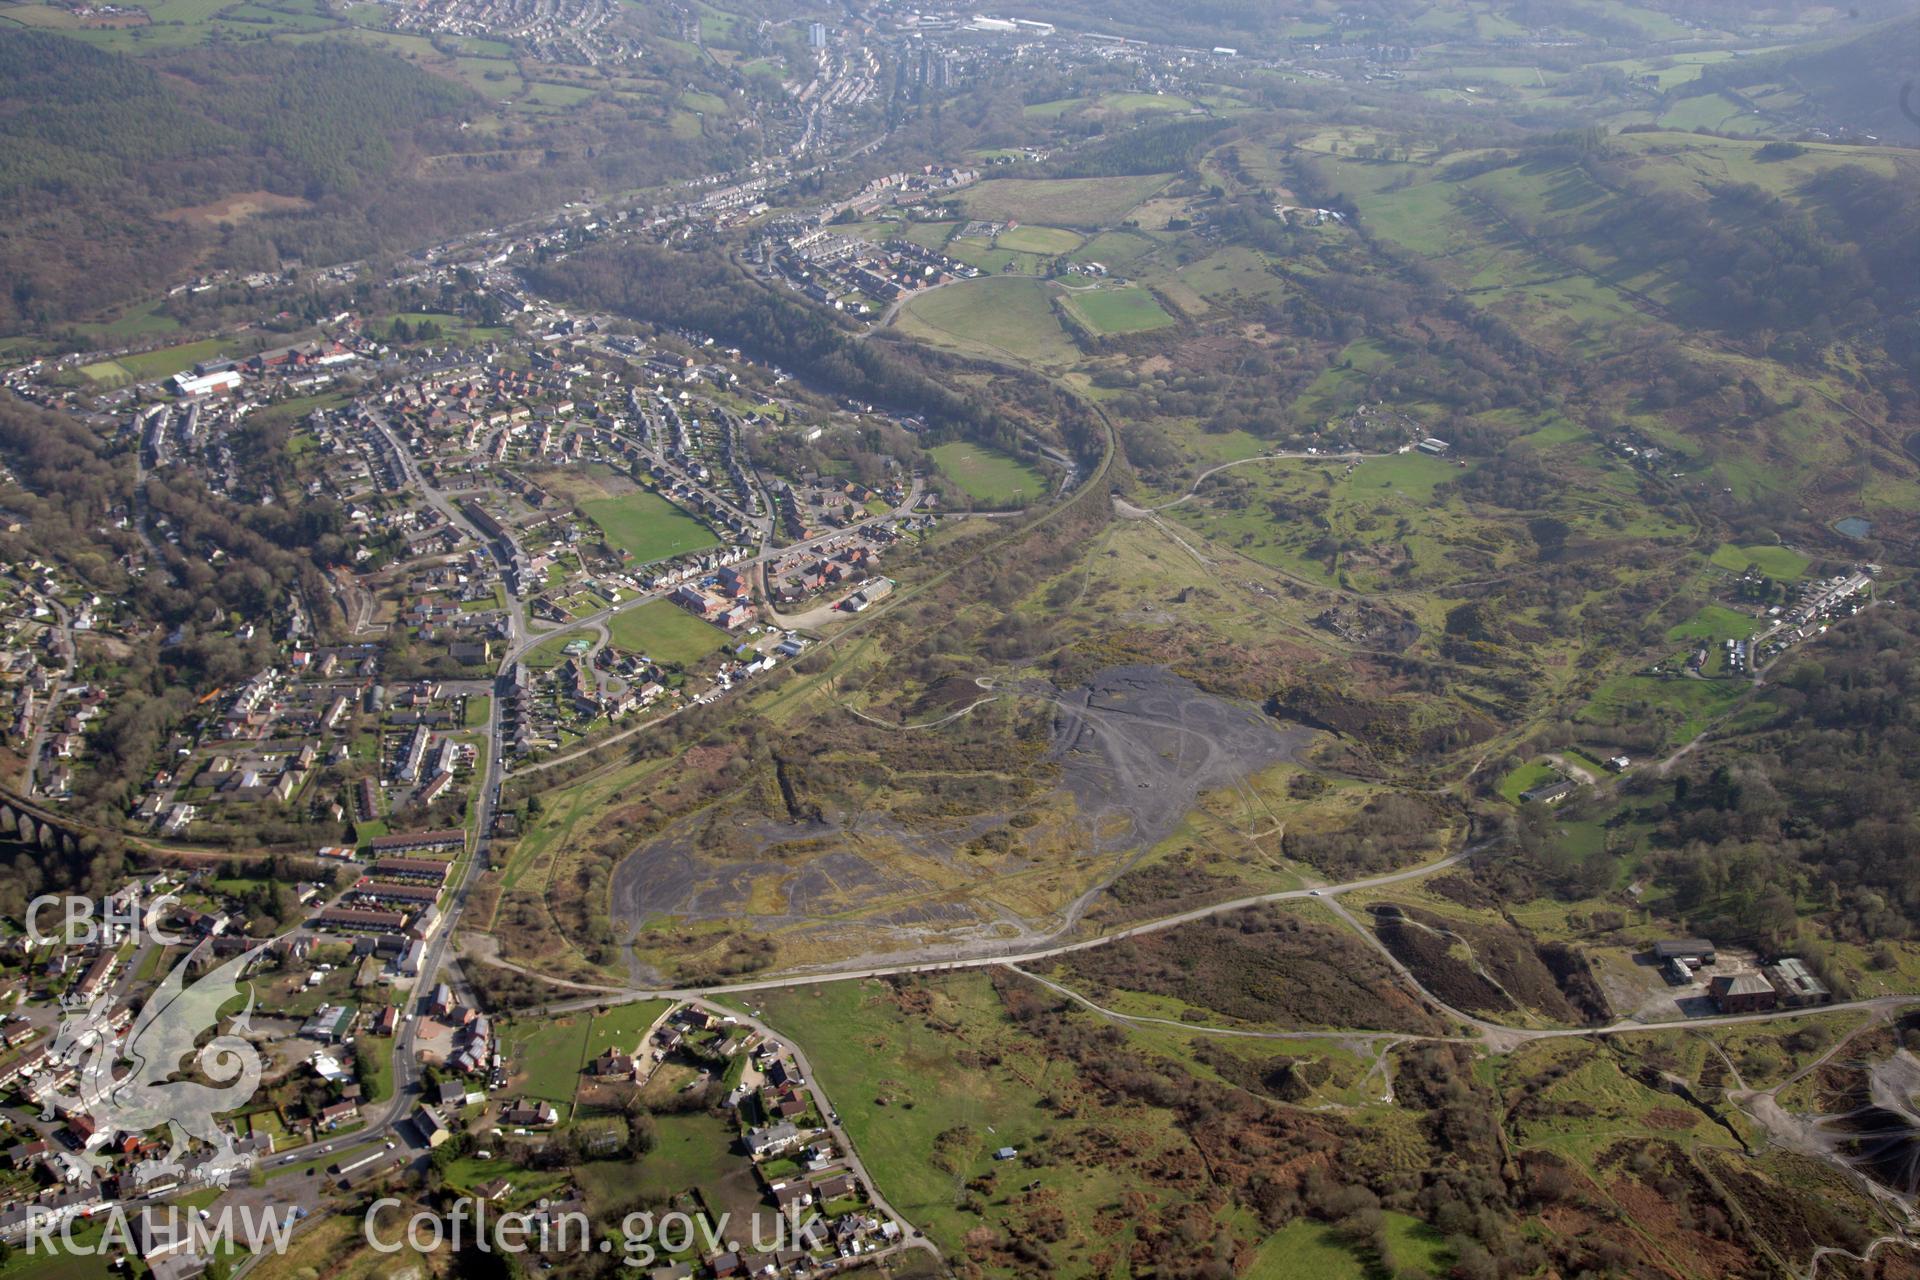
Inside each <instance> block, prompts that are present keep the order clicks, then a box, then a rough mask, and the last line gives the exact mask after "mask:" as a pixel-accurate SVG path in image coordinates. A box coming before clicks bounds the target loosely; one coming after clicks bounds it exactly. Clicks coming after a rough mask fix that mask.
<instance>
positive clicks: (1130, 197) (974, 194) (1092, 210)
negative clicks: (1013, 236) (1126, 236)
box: [962, 173, 1170, 228]
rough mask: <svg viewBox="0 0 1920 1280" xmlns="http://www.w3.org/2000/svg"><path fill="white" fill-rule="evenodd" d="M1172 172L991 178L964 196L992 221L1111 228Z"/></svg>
mask: <svg viewBox="0 0 1920 1280" xmlns="http://www.w3.org/2000/svg"><path fill="white" fill-rule="evenodd" d="M1168 181H1170V175H1168V174H1164V173H1159V174H1147V175H1145V176H1142V177H1126V178H990V179H988V180H987V181H985V182H982V183H980V184H978V185H976V186H974V187H971V188H969V189H968V191H967V192H966V194H965V196H963V197H962V199H963V201H964V203H965V205H966V209H967V213H968V214H969V215H970V216H972V217H975V218H985V219H988V220H990V221H995V222H1039V223H1044V224H1046V225H1049V226H1058V227H1087V228H1101V227H1110V226H1112V225H1113V224H1114V223H1116V222H1119V221H1120V220H1121V219H1122V218H1124V217H1126V216H1127V211H1128V210H1130V209H1132V208H1133V207H1134V206H1135V205H1137V204H1139V203H1140V202H1141V201H1142V200H1145V199H1146V198H1147V197H1148V196H1150V195H1152V194H1153V193H1154V192H1156V191H1158V190H1159V189H1160V188H1162V187H1164V186H1166V185H1167V183H1168Z"/></svg>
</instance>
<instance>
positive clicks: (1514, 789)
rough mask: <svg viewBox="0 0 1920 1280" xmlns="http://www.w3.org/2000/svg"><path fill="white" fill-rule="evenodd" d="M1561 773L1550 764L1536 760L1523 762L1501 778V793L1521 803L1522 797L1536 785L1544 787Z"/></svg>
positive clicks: (1515, 802) (1516, 802)
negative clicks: (1528, 762)
mask: <svg viewBox="0 0 1920 1280" xmlns="http://www.w3.org/2000/svg"><path fill="white" fill-rule="evenodd" d="M1559 776H1560V773H1559V771H1558V770H1557V769H1555V768H1554V767H1553V766H1552V765H1550V764H1542V763H1539V762H1537V761H1536V762H1535V763H1533V764H1523V765H1521V766H1520V767H1519V768H1518V769H1515V770H1514V771H1513V772H1512V773H1509V774H1508V775H1507V776H1506V777H1504V778H1502V779H1501V780H1500V794H1501V795H1502V796H1504V797H1505V798H1506V799H1508V800H1510V801H1512V802H1513V803H1514V804H1519V803H1520V797H1521V795H1523V794H1524V793H1526V792H1528V791H1531V790H1533V789H1534V788H1535V787H1544V786H1546V785H1547V784H1548V783H1549V782H1552V781H1553V780H1554V779H1555V778H1557V777H1559Z"/></svg>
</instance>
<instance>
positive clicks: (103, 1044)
mask: <svg viewBox="0 0 1920 1280" xmlns="http://www.w3.org/2000/svg"><path fill="white" fill-rule="evenodd" d="M268 945H270V942H263V943H261V944H260V945H259V946H257V947H255V948H253V949H252V950H250V951H247V952H245V953H244V954H242V955H238V956H235V957H234V958H233V959H231V960H229V961H227V962H226V963H225V964H223V965H221V966H220V967H218V968H217V969H214V970H212V971H211V972H209V973H208V974H207V975H206V976H205V977H203V978H201V979H200V980H199V981H198V982H195V983H193V984H192V985H191V986H189V985H187V981H186V971H187V965H188V963H189V961H187V960H183V961H181V962H180V963H179V964H178V965H176V966H174V969H173V972H171V973H169V974H168V975H167V976H166V978H165V980H163V981H162V982H161V983H160V986H159V988H158V989H156V990H155V991H154V993H153V995H152V996H151V997H150V998H149V999H148V1000H147V1002H146V1004H145V1005H144V1006H143V1007H142V1008H141V1010H140V1013H139V1015H138V1016H137V1017H136V1018H135V1019H134V1020H133V1022H132V1025H130V1026H129V1027H127V1029H126V1031H125V1032H124V1033H118V1032H116V1031H115V1029H114V1026H113V1022H114V1019H113V1018H112V1016H111V1013H110V1005H111V997H110V996H103V997H102V998H100V999H99V1000H96V1001H95V1002H94V1003H93V1004H92V1005H91V1006H88V1007H85V1008H84V1009H77V1010H75V1011H74V1012H72V1013H70V1014H68V1015H67V1017H65V1018H64V1019H62V1021H61V1023H60V1029H59V1031H58V1032H57V1033H56V1034H55V1036H54V1040H53V1044H52V1046H51V1047H50V1049H49V1055H50V1057H51V1058H52V1059H53V1060H55V1061H59V1062H62V1063H66V1064H74V1063H75V1062H76V1061H77V1063H78V1077H77V1080H76V1084H75V1088H74V1091H73V1092H72V1093H58V1092H55V1093H48V1094H46V1095H45V1096H43V1097H42V1098H41V1100H40V1102H41V1107H42V1115H43V1118H46V1119H51V1118H52V1117H53V1116H54V1114H55V1113H56V1112H61V1113H66V1114H69V1115H76V1114H77V1115H84V1116H85V1117H87V1119H89V1120H90V1121H92V1123H93V1126H94V1128H93V1132H92V1134H91V1135H90V1136H89V1137H88V1138H87V1141H86V1145H85V1147H83V1148H82V1150H81V1152H80V1153H79V1154H78V1155H68V1154H63V1155H62V1157H61V1159H62V1160H63V1161H64V1162H65V1163H66V1165H67V1168H68V1170H69V1172H71V1173H75V1174H80V1175H84V1174H85V1173H86V1172H87V1171H89V1170H100V1169H102V1168H104V1167H105V1166H106V1165H107V1163H108V1161H109V1159H110V1156H109V1155H108V1154H107V1153H106V1152H105V1151H104V1150H103V1148H109V1147H110V1146H111V1144H112V1143H113V1142H114V1140H115V1139H116V1138H118V1137H120V1136H121V1135H123V1134H133V1135H139V1134H145V1133H150V1132H152V1131H154V1130H156V1129H159V1128H162V1127H164V1128H165V1129H166V1130H167V1135H168V1144H169V1145H168V1149H167V1152H166V1154H165V1155H164V1156H161V1157H158V1158H150V1159H146V1160H142V1161H141V1162H140V1163H139V1164H137V1165H136V1166H135V1167H134V1170H133V1180H134V1183H135V1184H136V1185H144V1184H147V1183H150V1182H152V1181H153V1180H155V1179H157V1178H160V1177H163V1176H165V1175H167V1174H174V1175H176V1176H177V1175H179V1174H181V1173H183V1172H184V1171H185V1165H184V1163H183V1159H182V1158H183V1157H184V1156H185V1155H186V1153H187V1149H188V1142H187V1140H188V1139H189V1138H194V1139H198V1140H199V1141H201V1142H203V1143H205V1144H206V1145H207V1146H209V1147H211V1148H213V1153H214V1154H213V1157H212V1158H211V1159H210V1160H209V1161H208V1162H207V1163H206V1164H205V1166H204V1167H203V1168H201V1169H200V1170H197V1171H196V1172H197V1174H199V1175H200V1176H204V1177H205V1179H206V1180H207V1181H208V1182H210V1183H215V1184H217V1185H221V1186H225V1185H226V1184H227V1182H228V1180H229V1179H230V1178H231V1177H232V1175H233V1173H234V1172H235V1171H236V1170H242V1169H245V1168H246V1167H247V1166H248V1164H249V1163H250V1160H251V1158H250V1157H249V1156H246V1155H244V1154H242V1153H240V1152H238V1151H235V1150H234V1146H233V1138H232V1136H231V1135H230V1134H229V1133H228V1132H227V1131H226V1130H225V1129H223V1128H221V1127H220V1124H219V1122H218V1121H217V1120H216V1119H215V1116H217V1115H219V1114H220V1113H222V1112H227V1111H232V1110H234V1109H235V1108H236V1107H239V1106H242V1105H244V1104H245V1103H246V1102H247V1100H248V1099H249V1098H251V1097H252V1096H253V1094H254V1091H255V1090H256V1089H258V1088H259V1086H260V1052H259V1050H258V1049H256V1048H255V1047H254V1046H253V1045H252V1044H251V1043H250V1042H249V1041H248V1040H246V1039H245V1035H244V1033H245V1032H247V1031H248V1030H250V1029H251V1028H250V1027H249V1025H248V1018H249V1017H250V1015H251V1014H252V1013H253V985H252V984H251V983H248V984H247V988H246V992H245V995H246V1004H245V1007H244V1008H242V1009H241V1010H240V1012H239V1013H238V1014H236V1015H235V1016H234V1018H233V1020H232V1022H231V1023H230V1024H229V1025H228V1028H227V1030H226V1031H225V1032H224V1033H222V1034H219V1035H215V1036H213V1037H212V1038H211V1039H209V1040H207V1041H206V1042H205V1043H204V1044H202V1043H200V1037H201V1036H202V1035H203V1034H205V1033H206V1032H208V1031H212V1030H214V1029H215V1028H217V1027H218V1026H219V1024H220V1011H221V1010H222V1009H223V1008H225V1007H226V1006H227V1005H229V1004H230V1003H231V1002H233V1001H234V1000H236V999H238V998H239V997H240V996H241V994H242V992H241V988H240V977H241V975H242V974H243V973H245V972H246V969H247V966H248V965H250V964H251V963H253V961H254V960H255V959H256V958H257V957H258V956H259V955H260V953H261V952H262V951H264V950H265V949H266V948H267V946H268ZM189 1058H190V1059H191V1061H190V1062H189V1061H188V1059H189ZM196 1073H197V1074H198V1075H201V1076H204V1077H205V1078H206V1079H207V1080H211V1081H213V1082H214V1083H212V1084H206V1083H203V1082H202V1081H201V1080H199V1079H193V1078H188V1077H190V1076H191V1075H193V1074H196Z"/></svg>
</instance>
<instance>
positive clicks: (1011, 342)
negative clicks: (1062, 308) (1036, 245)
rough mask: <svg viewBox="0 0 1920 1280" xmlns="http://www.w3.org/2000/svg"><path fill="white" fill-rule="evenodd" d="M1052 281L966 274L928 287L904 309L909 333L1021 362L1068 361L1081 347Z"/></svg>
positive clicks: (901, 319)
mask: <svg viewBox="0 0 1920 1280" xmlns="http://www.w3.org/2000/svg"><path fill="white" fill-rule="evenodd" d="M1054 292H1055V287H1054V286H1053V285H1050V284H1047V283H1046V282H1045V281H1041V280H1031V279H993V278H991V277H983V278H982V279H979V280H964V281H961V282H960V283H958V284H950V285H944V286H942V287H941V288H938V289H929V290H927V291H926V292H924V293H922V294H919V295H918V296H916V297H915V298H914V299H913V301H912V302H909V303H908V304H907V305H906V306H905V307H904V308H902V309H901V311H900V313H899V315H898V317H896V320H895V323H896V324H898V325H899V326H900V327H901V328H902V329H903V330H905V331H906V332H907V333H910V334H913V335H915V336H918V337H923V338H927V339H929V340H930V341H933V342H936V343H939V344H940V345H942V346H951V347H956V348H958V349H960V350H962V351H967V352H972V353H985V354H989V355H996V356H1000V357H1003V358H1005V359H1009V360H1015V361H1018V362H1020V363H1023V364H1041V365H1049V364H1066V363H1069V362H1071V361H1074V360H1077V359H1078V358H1079V356H1080V349H1079V348H1078V347H1076V346H1074V345H1073V339H1072V338H1070V337H1069V336H1067V331H1066V330H1065V329H1063V328H1061V327H1060V321H1059V318H1058V317H1056V316H1055V315H1054V314H1053V303H1052V298H1053V294H1054Z"/></svg>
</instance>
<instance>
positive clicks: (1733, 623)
mask: <svg viewBox="0 0 1920 1280" xmlns="http://www.w3.org/2000/svg"><path fill="white" fill-rule="evenodd" d="M1760 625H1761V624H1760V623H1759V622H1758V621H1756V620H1755V619H1754V618H1753V617H1751V616H1750V615H1748V614H1744V613H1741V612H1740V611H1739V610H1737V609H1728V608H1725V607H1723V606H1721V605H1717V604H1710V605H1708V606H1707V607H1706V608H1704V609H1702V610H1700V612H1698V613H1696V614H1694V615H1693V616H1692V617H1691V618H1689V619H1687V620H1686V621H1685V622H1683V623H1681V624H1680V625H1679V626H1677V627H1672V628H1669V629H1668V631H1667V639H1669V640H1710V641H1713V642H1714V643H1716V644H1717V643H1719V642H1720V641H1722V640H1745V639H1746V638H1747V637H1748V636H1750V635H1752V634H1753V633H1754V632H1755V631H1757V630H1759V629H1760Z"/></svg>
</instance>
